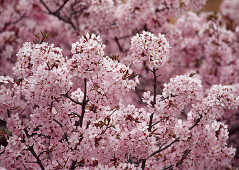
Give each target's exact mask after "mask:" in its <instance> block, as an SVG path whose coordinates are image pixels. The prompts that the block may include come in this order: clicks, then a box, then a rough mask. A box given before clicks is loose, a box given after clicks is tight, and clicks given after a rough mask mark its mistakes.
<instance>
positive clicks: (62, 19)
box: [40, 0, 76, 30]
mask: <svg viewBox="0 0 239 170" xmlns="http://www.w3.org/2000/svg"><path fill="white" fill-rule="evenodd" d="M40 2H41V4H42V5H43V6H44V7H45V8H46V10H47V12H48V13H49V14H51V15H53V16H55V17H57V18H58V19H59V20H61V21H63V22H65V23H67V24H69V25H71V27H72V28H73V29H74V30H76V26H75V24H74V23H73V22H72V20H71V18H68V19H66V18H63V17H62V16H61V15H60V10H61V9H62V8H63V7H64V5H65V4H66V3H67V2H68V0H65V1H64V3H63V4H62V5H63V6H62V7H61V8H58V9H57V10H56V11H55V12H53V11H51V9H50V8H49V7H48V6H47V4H46V3H45V2H44V0H40ZM59 9H60V10H59Z"/></svg>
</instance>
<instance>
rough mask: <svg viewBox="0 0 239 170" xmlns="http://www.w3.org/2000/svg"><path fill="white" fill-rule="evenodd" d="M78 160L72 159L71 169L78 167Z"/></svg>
mask: <svg viewBox="0 0 239 170" xmlns="http://www.w3.org/2000/svg"><path fill="white" fill-rule="evenodd" d="M76 162H77V161H72V163H71V168H70V170H74V169H75V168H76Z"/></svg>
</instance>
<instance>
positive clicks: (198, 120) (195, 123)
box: [189, 115, 202, 130]
mask: <svg viewBox="0 0 239 170" xmlns="http://www.w3.org/2000/svg"><path fill="white" fill-rule="evenodd" d="M201 119H202V116H201V115H200V117H199V118H198V119H197V120H196V121H195V122H194V124H193V125H192V126H191V127H189V130H192V129H193V128H194V127H195V126H197V125H198V123H199V122H200V120H201Z"/></svg>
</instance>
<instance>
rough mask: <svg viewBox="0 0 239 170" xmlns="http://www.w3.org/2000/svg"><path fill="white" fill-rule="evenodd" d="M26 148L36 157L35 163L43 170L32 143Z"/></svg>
mask: <svg viewBox="0 0 239 170" xmlns="http://www.w3.org/2000/svg"><path fill="white" fill-rule="evenodd" d="M28 150H29V151H30V152H31V153H32V155H33V156H34V157H35V158H36V160H37V161H36V163H37V164H38V165H39V166H40V167H41V169H42V170H45V168H44V166H43V165H42V163H41V160H40V158H39V156H37V154H36V152H35V151H34V149H33V145H32V146H29V147H28Z"/></svg>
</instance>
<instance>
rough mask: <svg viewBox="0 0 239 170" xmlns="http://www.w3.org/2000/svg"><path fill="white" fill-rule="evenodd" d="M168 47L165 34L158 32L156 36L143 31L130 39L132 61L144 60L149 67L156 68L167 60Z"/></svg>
mask: <svg viewBox="0 0 239 170" xmlns="http://www.w3.org/2000/svg"><path fill="white" fill-rule="evenodd" d="M169 48H170V46H169V43H168V41H167V40H166V38H165V35H163V34H159V35H158V37H156V36H155V35H153V34H152V33H150V32H145V31H144V32H143V33H142V34H137V35H136V36H135V37H133V38H132V40H131V50H132V61H133V63H134V64H138V63H140V62H146V64H147V66H148V67H149V68H150V69H153V68H158V67H159V66H160V65H162V64H163V63H165V62H166V61H167V59H168V56H169Z"/></svg>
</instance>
